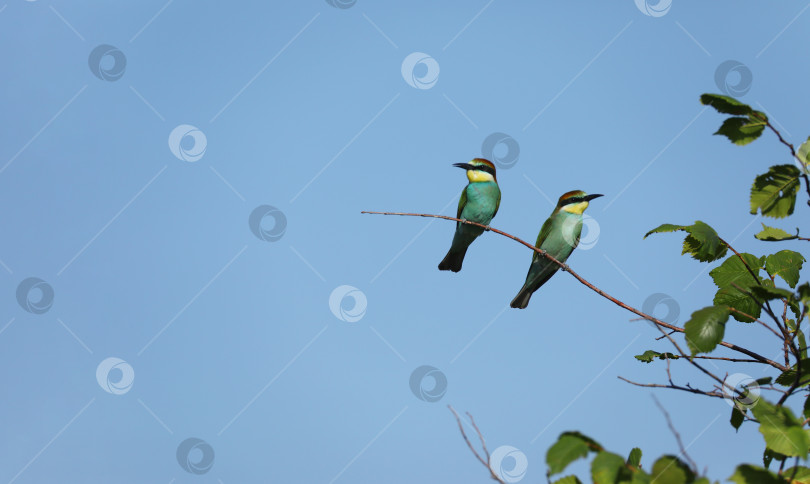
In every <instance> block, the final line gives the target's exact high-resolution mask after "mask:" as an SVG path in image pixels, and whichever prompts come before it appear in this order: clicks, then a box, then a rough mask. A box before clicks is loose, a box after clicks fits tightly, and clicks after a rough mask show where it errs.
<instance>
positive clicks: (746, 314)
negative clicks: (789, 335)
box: [727, 306, 784, 340]
mask: <svg viewBox="0 0 810 484" xmlns="http://www.w3.org/2000/svg"><path fill="white" fill-rule="evenodd" d="M727 309H728V310H729V311H731V312H732V313H737V314H741V315H743V316H745V317H746V318H749V319H753V320H754V321H756V322H757V323H759V324H761V325H762V326H764V327H766V328H768V330H769V331H770V332H771V333H773V334H775V335H776V337H777V338H779V339H780V340H782V339H784V338H783V337H782V336H781V335H780V334H779V333H777V332H776V330H775V329H773V328H771V327H770V326H768V323H766V322H765V321H762V320H760V319H757V318H755V317H753V316H751V315H750V314H748V313H744V312H742V311H740V310H739V309H736V308H733V307H731V306H727Z"/></svg>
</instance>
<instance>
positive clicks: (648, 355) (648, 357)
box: [635, 350, 680, 363]
mask: <svg viewBox="0 0 810 484" xmlns="http://www.w3.org/2000/svg"><path fill="white" fill-rule="evenodd" d="M635 358H636V359H637V360H638V361H641V362H643V363H651V362H652V360H654V359H656V358H658V359H659V360H667V359H669V360H677V359H678V358H680V356H679V355H676V354H674V353H659V352H657V351H653V350H647V351H645V352H644V353H642V354H640V355H636V357H635Z"/></svg>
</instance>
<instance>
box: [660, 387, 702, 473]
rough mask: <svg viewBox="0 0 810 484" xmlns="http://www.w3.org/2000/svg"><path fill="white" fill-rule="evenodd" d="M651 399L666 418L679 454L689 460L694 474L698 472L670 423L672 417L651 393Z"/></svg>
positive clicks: (679, 436)
mask: <svg viewBox="0 0 810 484" xmlns="http://www.w3.org/2000/svg"><path fill="white" fill-rule="evenodd" d="M652 399H653V400H654V401H655V405H656V406H657V407H658V408H659V409H660V410H661V413H663V414H664V418H666V419H667V426H669V430H670V431H671V432H672V434H673V435H674V436H675V440H676V441H678V447H679V448H680V449H681V455H682V456H683V458H684V459H686V460H687V461H688V462H689V467H691V468H692V471H693V472H694V473H695V474H698V467H697V464H695V461H694V460H692V458H691V457H689V454H687V453H686V447H684V446H683V441H682V440H681V435H680V434H679V433H678V431H677V430H675V426H674V425H673V424H672V419H671V418H670V417H669V412H667V410H666V409H665V408H664V406H663V405H661V402H659V401H658V398H656V397H655V395H654V394H653V395H652Z"/></svg>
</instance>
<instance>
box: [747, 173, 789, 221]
mask: <svg viewBox="0 0 810 484" xmlns="http://www.w3.org/2000/svg"><path fill="white" fill-rule="evenodd" d="M800 174H801V172H800V171H799V169H798V168H796V167H795V166H793V165H774V166H772V167H770V169H769V170H768V172H767V173H764V174H762V175H759V176H758V177H756V178H755V179H754V184H753V185H752V186H751V213H752V214H756V213H757V211H759V210H761V211H762V215H764V216H766V217H774V218H782V217H787V216H788V215H790V214H792V213H793V208H794V207H795V205H796V194H797V193H798V191H799V175H800Z"/></svg>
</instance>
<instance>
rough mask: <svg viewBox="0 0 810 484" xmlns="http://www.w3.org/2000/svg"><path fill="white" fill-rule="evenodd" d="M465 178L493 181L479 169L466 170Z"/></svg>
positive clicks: (472, 180)
mask: <svg viewBox="0 0 810 484" xmlns="http://www.w3.org/2000/svg"><path fill="white" fill-rule="evenodd" d="M467 179H468V180H470V183H476V182H490V181H495V178H494V177H493V176H492V175H491V174H489V173H487V172H485V171H480V170H467ZM583 210H584V209H583Z"/></svg>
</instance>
